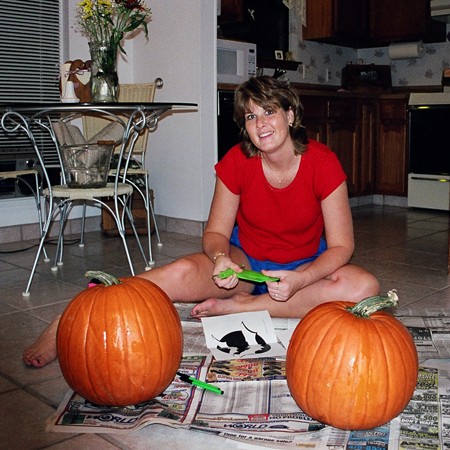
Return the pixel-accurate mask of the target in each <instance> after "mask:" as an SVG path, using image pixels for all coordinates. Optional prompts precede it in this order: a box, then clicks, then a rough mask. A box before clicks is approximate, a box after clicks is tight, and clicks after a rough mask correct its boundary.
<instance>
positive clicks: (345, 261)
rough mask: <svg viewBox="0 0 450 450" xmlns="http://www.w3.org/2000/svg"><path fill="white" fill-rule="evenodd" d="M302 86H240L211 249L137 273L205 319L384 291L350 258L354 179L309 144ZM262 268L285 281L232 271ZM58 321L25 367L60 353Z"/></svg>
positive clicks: (292, 311) (291, 313) (296, 310)
mask: <svg viewBox="0 0 450 450" xmlns="http://www.w3.org/2000/svg"><path fill="white" fill-rule="evenodd" d="M302 118H303V107H302V105H301V103H300V100H299V97H298V95H297V94H296V92H295V91H294V90H292V89H290V88H289V87H288V86H287V85H286V84H284V83H282V82H280V81H277V80H275V79H274V78H271V77H267V76H263V77H255V78H251V79H250V80H249V81H247V82H245V83H243V84H242V85H241V86H239V87H238V89H237V91H236V96H235V111H234V119H235V121H236V123H237V124H238V125H239V127H240V128H241V133H242V143H241V144H238V145H236V146H234V147H232V148H231V149H230V150H229V151H228V152H227V154H226V155H225V156H224V157H223V159H222V160H221V161H220V162H219V163H218V164H217V165H216V167H215V169H216V173H217V181H216V187H215V192H214V198H213V201H212V205H211V210H210V215H209V219H208V223H207V226H206V228H205V232H204V235H203V252H201V253H196V254H193V255H188V256H184V257H182V258H180V259H178V260H176V261H174V262H172V263H170V264H167V265H165V266H162V267H157V268H155V269H153V270H151V271H149V272H145V273H143V274H140V275H138V276H140V277H142V278H146V279H148V280H151V281H153V282H154V283H156V284H157V285H159V286H160V287H161V288H162V289H163V290H164V291H165V292H166V293H167V294H168V296H169V297H170V298H171V299H172V301H174V302H186V303H193V302H196V303H198V304H197V305H196V306H194V308H193V309H192V313H191V314H192V316H193V317H196V318H200V317H204V316H212V315H221V314H231V313H236V312H244V311H260V310H267V311H269V313H270V315H271V316H272V317H303V316H304V314H305V313H307V312H308V311H309V310H310V309H311V308H313V307H315V306H316V305H318V304H320V303H324V302H327V301H331V300H341V299H345V300H350V301H359V300H361V299H362V298H364V297H368V296H372V295H376V294H378V292H379V283H378V281H377V280H376V278H375V277H374V276H373V275H372V274H370V273H369V272H367V271H366V270H365V269H363V268H361V267H358V266H356V265H353V264H349V261H350V258H351V256H352V253H353V250H354V239H353V225H352V217H351V211H350V207H349V202H348V194H347V187H346V176H345V174H344V172H343V170H342V167H341V165H340V163H339V161H338V159H337V157H336V155H335V154H334V153H333V152H332V151H331V150H330V149H329V148H327V147H326V146H325V145H323V144H320V143H318V142H316V141H313V140H308V139H307V137H306V130H305V128H304V127H303V126H302ZM242 267H245V268H246V269H251V270H255V271H262V273H264V274H265V275H269V276H272V277H277V278H279V280H280V281H274V282H270V281H267V282H265V283H263V284H259V285H256V286H255V284H253V283H251V282H246V281H242V280H239V279H238V277H237V276H236V274H235V273H234V274H233V275H230V276H229V277H227V278H225V279H221V278H220V277H218V276H217V275H218V274H219V273H220V272H222V271H223V270H225V269H229V268H230V269H233V271H234V272H239V271H241V270H242ZM58 320H59V318H56V319H55V320H54V321H53V323H52V324H51V325H50V326H49V327H48V328H47V330H45V331H44V332H43V333H42V335H41V336H40V337H39V338H38V339H37V341H36V342H35V343H34V344H33V345H31V346H30V347H29V348H28V349H26V350H25V352H24V355H23V359H24V362H25V363H26V364H29V365H33V366H36V367H42V366H44V365H46V364H48V363H49V362H50V361H52V360H53V359H55V358H56V340H55V335H56V329H57V325H58Z"/></svg>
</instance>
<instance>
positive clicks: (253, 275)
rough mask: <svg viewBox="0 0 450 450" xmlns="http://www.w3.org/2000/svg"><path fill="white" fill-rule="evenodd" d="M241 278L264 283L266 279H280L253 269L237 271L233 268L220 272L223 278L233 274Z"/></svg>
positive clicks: (220, 276)
mask: <svg viewBox="0 0 450 450" xmlns="http://www.w3.org/2000/svg"><path fill="white" fill-rule="evenodd" d="M234 273H235V274H236V276H237V277H238V278H239V279H240V280H247V281H254V282H255V283H263V282H264V281H280V279H279V278H277V277H268V276H267V275H263V274H262V273H261V272H255V271H253V270H245V269H244V270H243V271H242V272H235V271H234V270H233V269H226V270H223V271H222V272H220V273H219V275H218V277H219V278H221V279H224V278H228V277H230V276H231V275H233V274H234Z"/></svg>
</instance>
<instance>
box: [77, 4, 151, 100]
mask: <svg viewBox="0 0 450 450" xmlns="http://www.w3.org/2000/svg"><path fill="white" fill-rule="evenodd" d="M151 17H152V13H151V10H150V8H148V7H146V6H145V3H144V1H143V0H83V1H81V2H80V3H79V4H78V6H77V25H78V28H79V29H80V30H81V32H82V34H83V35H85V36H86V37H87V38H88V39H89V49H90V52H91V59H92V67H91V93H92V101H93V102H116V101H117V94H118V85H119V83H118V77H117V52H118V50H119V51H121V52H122V53H124V54H126V51H125V49H124V48H123V46H122V43H121V41H122V40H123V38H124V37H125V35H126V34H127V33H130V32H132V31H134V30H138V29H142V30H144V32H145V36H147V35H148V28H147V25H148V22H149V21H150V20H151Z"/></svg>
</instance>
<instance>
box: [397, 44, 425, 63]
mask: <svg viewBox="0 0 450 450" xmlns="http://www.w3.org/2000/svg"><path fill="white" fill-rule="evenodd" d="M423 52H424V50H423V43H422V41H419V42H405V43H403V44H391V45H390V46H389V49H388V54H389V58H391V59H412V58H421V57H422V56H423Z"/></svg>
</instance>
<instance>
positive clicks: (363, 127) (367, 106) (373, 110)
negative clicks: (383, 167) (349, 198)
mask: <svg viewBox="0 0 450 450" xmlns="http://www.w3.org/2000/svg"><path fill="white" fill-rule="evenodd" d="M377 120H378V119H377V104H376V102H375V101H363V102H362V103H361V104H360V107H359V126H360V132H359V154H360V172H359V176H360V177H359V183H358V195H370V194H373V193H374V190H375V160H376V144H377V137H376V133H377Z"/></svg>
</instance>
